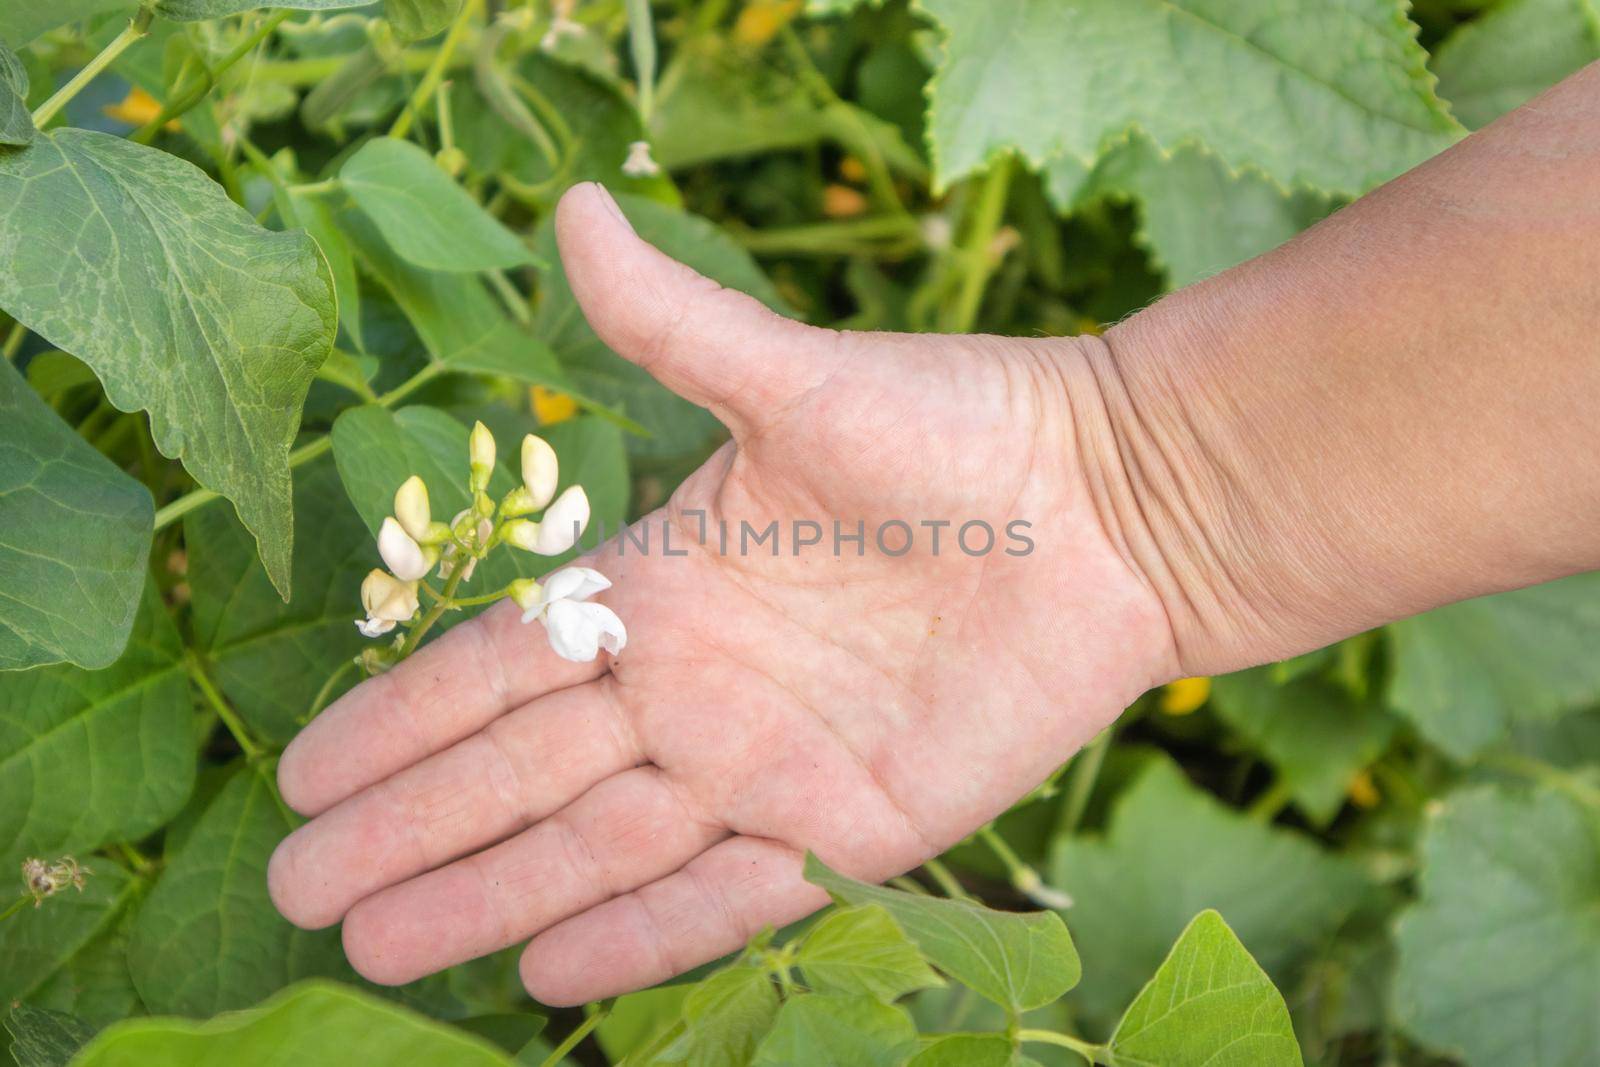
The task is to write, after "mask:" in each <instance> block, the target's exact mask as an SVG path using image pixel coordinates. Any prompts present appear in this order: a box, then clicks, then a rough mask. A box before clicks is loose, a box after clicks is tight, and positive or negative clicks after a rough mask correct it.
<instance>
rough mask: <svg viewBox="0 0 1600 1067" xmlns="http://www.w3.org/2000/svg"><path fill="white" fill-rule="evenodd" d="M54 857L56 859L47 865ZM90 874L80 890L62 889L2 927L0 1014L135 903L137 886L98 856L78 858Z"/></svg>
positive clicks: (9, 884) (9, 881)
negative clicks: (132, 902)
mask: <svg viewBox="0 0 1600 1067" xmlns="http://www.w3.org/2000/svg"><path fill="white" fill-rule="evenodd" d="M55 858H57V857H56V856H55V855H54V854H52V855H50V856H49V857H47V859H48V860H53V859H55ZM78 859H79V860H80V862H81V863H82V864H83V866H84V867H86V868H87V869H88V871H89V873H88V875H87V876H86V877H85V880H84V887H83V891H82V892H81V893H80V892H79V891H77V890H76V889H65V890H62V891H61V892H59V893H57V894H56V895H55V896H52V897H49V898H47V899H46V900H45V901H44V902H43V903H41V904H40V905H39V906H38V907H33V906H32V905H27V906H25V907H24V908H23V909H22V910H21V911H19V912H18V913H17V914H15V915H13V916H11V918H9V919H7V920H6V921H5V922H0V960H4V961H5V966H4V967H0V1014H4V1011H5V1009H6V1008H7V1007H8V1006H9V1005H10V1004H11V1002H12V1001H13V1000H22V999H27V998H30V997H31V995H32V993H33V991H34V990H36V989H38V988H39V987H40V986H42V985H44V984H45V983H46V982H47V981H49V980H50V978H51V976H53V975H54V974H55V973H56V972H57V971H58V970H60V969H61V968H62V967H63V966H65V965H66V963H67V961H68V960H70V959H71V958H72V956H73V954H74V953H76V952H77V951H78V950H79V949H81V948H83V946H85V945H87V944H89V943H90V942H91V941H93V940H94V939H95V937H96V936H97V935H98V934H100V933H101V932H102V931H105V930H109V929H110V928H111V927H112V926H113V925H114V924H115V923H116V921H117V918H118V915H119V913H120V912H121V911H122V909H123V908H124V907H126V906H127V905H128V903H129V902H130V901H131V900H132V899H133V897H134V895H135V893H136V891H137V886H136V884H135V883H134V881H133V880H132V879H131V878H129V877H128V873H127V872H126V871H124V870H123V869H122V868H121V867H118V866H117V865H116V864H115V863H112V862H111V861H110V860H108V859H105V858H103V857H99V856H79V857H78ZM15 871H16V867H15V866H12V865H10V864H8V865H7V874H8V876H7V878H6V889H5V892H6V903H7V904H8V905H9V904H10V903H11V901H12V899H13V898H12V892H13V887H20V881H18V880H14V879H15V873H14V872H15Z"/></svg>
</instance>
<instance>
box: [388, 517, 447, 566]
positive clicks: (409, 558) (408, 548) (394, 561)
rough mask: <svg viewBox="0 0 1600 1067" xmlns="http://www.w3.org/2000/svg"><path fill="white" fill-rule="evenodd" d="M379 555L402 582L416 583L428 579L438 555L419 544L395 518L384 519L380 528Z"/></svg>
mask: <svg viewBox="0 0 1600 1067" xmlns="http://www.w3.org/2000/svg"><path fill="white" fill-rule="evenodd" d="M378 555H380V556H382V557H383V562H384V564H385V565H386V566H388V568H389V569H390V570H391V571H393V572H394V576H395V577H396V578H399V579H400V580H401V581H402V582H414V581H417V580H418V579H419V578H424V577H426V576H427V574H428V570H429V569H430V568H431V567H432V566H433V560H434V559H436V558H437V555H435V554H433V553H429V552H427V551H425V550H424V549H423V547H422V546H421V545H419V544H417V542H416V541H415V540H414V539H413V538H412V536H411V535H410V534H408V533H406V531H405V528H404V527H402V526H401V525H400V523H399V522H397V521H396V520H395V519H393V518H387V519H384V520H383V525H382V526H381V527H379V528H378ZM430 556H431V557H432V558H430Z"/></svg>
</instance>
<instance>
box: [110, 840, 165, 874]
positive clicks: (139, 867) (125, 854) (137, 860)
mask: <svg viewBox="0 0 1600 1067" xmlns="http://www.w3.org/2000/svg"><path fill="white" fill-rule="evenodd" d="M113 847H114V848H115V849H116V850H117V852H118V853H119V854H121V856H122V858H123V859H125V860H127V861H128V866H130V867H132V868H133V869H134V871H135V872H137V873H139V874H145V873H147V872H148V871H149V870H150V869H151V868H152V867H154V866H155V864H154V863H153V862H151V860H150V858H149V857H148V856H146V855H145V854H144V853H143V852H140V851H139V850H138V849H136V848H134V847H133V846H132V845H130V844H128V843H127V842H126V841H119V842H117V844H116V845H114V846H113Z"/></svg>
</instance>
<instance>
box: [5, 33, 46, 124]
mask: <svg viewBox="0 0 1600 1067" xmlns="http://www.w3.org/2000/svg"><path fill="white" fill-rule="evenodd" d="M37 132H38V131H37V130H35V129H34V128H33V115H32V114H31V113H30V112H29V111H28V71H27V69H26V68H25V67H23V65H22V60H20V59H18V58H17V54H16V53H15V52H13V51H12V50H11V49H10V48H8V47H6V42H5V38H3V37H0V145H21V144H27V143H28V142H30V141H32V140H33V136H34V134H35V133H37Z"/></svg>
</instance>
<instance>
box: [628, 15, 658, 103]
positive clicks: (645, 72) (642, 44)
mask: <svg viewBox="0 0 1600 1067" xmlns="http://www.w3.org/2000/svg"><path fill="white" fill-rule="evenodd" d="M624 6H625V7H626V8H627V11H628V49H629V52H630V53H631V54H632V56H633V72H634V76H635V77H636V78H637V79H638V85H639V122H640V124H641V125H643V126H644V128H645V130H646V132H647V134H648V131H649V129H650V116H651V114H652V113H653V112H654V111H655V97H656V27H655V20H654V19H652V18H651V16H650V0H626V3H625V5H624Z"/></svg>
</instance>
